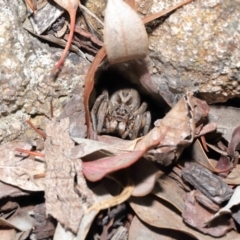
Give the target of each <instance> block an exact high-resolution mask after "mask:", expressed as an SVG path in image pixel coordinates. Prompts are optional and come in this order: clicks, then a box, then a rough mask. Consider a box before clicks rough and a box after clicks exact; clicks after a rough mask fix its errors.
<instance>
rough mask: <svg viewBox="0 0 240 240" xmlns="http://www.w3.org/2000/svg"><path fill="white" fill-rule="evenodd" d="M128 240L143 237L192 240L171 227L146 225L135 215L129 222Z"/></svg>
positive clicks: (138, 239)
mask: <svg viewBox="0 0 240 240" xmlns="http://www.w3.org/2000/svg"><path fill="white" fill-rule="evenodd" d="M128 239H129V240H143V239H149V240H150V239H151V240H158V239H160V240H179V239H184V240H192V238H191V237H190V238H188V235H187V234H184V233H182V232H180V231H177V230H176V231H174V230H172V229H171V231H169V230H168V229H162V228H156V227H152V226H149V225H147V224H146V223H144V222H142V221H141V220H139V218H138V217H137V216H135V217H134V218H133V220H132V222H131V225H130V229H129V238H128Z"/></svg>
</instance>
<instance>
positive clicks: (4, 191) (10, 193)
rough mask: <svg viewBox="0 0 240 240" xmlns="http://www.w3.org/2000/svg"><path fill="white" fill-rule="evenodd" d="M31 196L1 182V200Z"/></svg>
mask: <svg viewBox="0 0 240 240" xmlns="http://www.w3.org/2000/svg"><path fill="white" fill-rule="evenodd" d="M29 194H30V193H29V192H26V191H23V190H22V189H20V188H18V187H14V186H12V185H9V184H6V183H3V182H1V181H0V199H1V198H4V197H20V196H25V195H29Z"/></svg>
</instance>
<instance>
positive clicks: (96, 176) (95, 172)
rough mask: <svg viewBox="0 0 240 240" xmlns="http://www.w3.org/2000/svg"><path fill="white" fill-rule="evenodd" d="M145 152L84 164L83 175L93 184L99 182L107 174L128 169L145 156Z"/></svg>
mask: <svg viewBox="0 0 240 240" xmlns="http://www.w3.org/2000/svg"><path fill="white" fill-rule="evenodd" d="M144 153H145V150H142V151H133V152H129V153H124V154H121V155H116V156H110V157H105V158H102V159H98V160H95V161H91V162H84V164H83V169H82V170H83V174H84V176H85V177H86V178H87V179H88V180H89V181H92V182H95V181H99V180H100V179H102V178H103V177H104V176H106V175H107V174H109V173H111V172H114V171H117V170H119V169H123V168H127V167H129V166H130V165H132V164H133V163H135V162H136V161H137V160H138V159H139V158H140V157H142V156H143V154H144Z"/></svg>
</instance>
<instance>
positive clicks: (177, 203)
mask: <svg viewBox="0 0 240 240" xmlns="http://www.w3.org/2000/svg"><path fill="white" fill-rule="evenodd" d="M152 193H153V194H154V195H156V196H157V197H159V198H161V199H163V200H165V201H167V202H168V203H170V204H172V205H173V206H174V207H175V208H177V209H178V210H179V211H180V212H182V211H183V209H184V199H185V197H186V192H185V191H184V190H183V189H182V188H180V187H179V186H178V185H177V183H176V182H175V181H174V180H173V179H172V178H170V177H168V176H167V175H165V174H163V175H162V176H161V177H160V178H159V179H158V181H157V183H156V185H155V187H154V189H153V191H152Z"/></svg>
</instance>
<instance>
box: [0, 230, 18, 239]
mask: <svg viewBox="0 0 240 240" xmlns="http://www.w3.org/2000/svg"><path fill="white" fill-rule="evenodd" d="M0 238H1V239H6V240H12V239H14V240H15V239H16V240H18V239H17V238H16V230H15V229H1V230H0Z"/></svg>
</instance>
